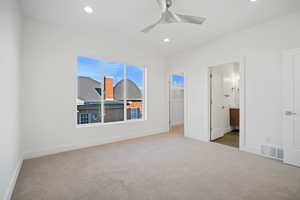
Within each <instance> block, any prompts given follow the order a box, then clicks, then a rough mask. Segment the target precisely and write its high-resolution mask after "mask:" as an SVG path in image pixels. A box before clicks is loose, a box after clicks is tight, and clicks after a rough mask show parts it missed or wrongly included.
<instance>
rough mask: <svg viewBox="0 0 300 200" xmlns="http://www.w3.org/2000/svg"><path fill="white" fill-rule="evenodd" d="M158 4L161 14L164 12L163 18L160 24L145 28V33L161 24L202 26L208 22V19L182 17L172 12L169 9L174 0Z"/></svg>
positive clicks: (166, 0) (158, 0)
mask: <svg viewBox="0 0 300 200" xmlns="http://www.w3.org/2000/svg"><path fill="white" fill-rule="evenodd" d="M157 3H158V4H159V7H160V8H161V12H162V13H161V17H160V19H159V20H158V22H156V23H154V24H152V25H150V26H148V27H146V28H144V29H143V30H142V32H143V33H149V32H150V31H151V30H152V29H154V28H155V27H156V26H157V25H159V24H171V23H189V24H197V25H201V24H203V23H204V21H205V20H206V18H204V17H196V16H190V15H182V14H178V13H174V12H172V11H170V10H169V8H170V7H171V6H172V5H173V2H172V0H157Z"/></svg>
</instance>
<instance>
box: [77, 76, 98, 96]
mask: <svg viewBox="0 0 300 200" xmlns="http://www.w3.org/2000/svg"><path fill="white" fill-rule="evenodd" d="M77 79H78V83H77V84H78V87H77V88H78V89H77V90H78V91H77V98H78V99H80V100H83V101H91V102H92V101H99V100H100V98H99V97H101V94H100V93H99V92H101V90H99V89H100V88H101V86H102V84H101V83H100V82H98V81H96V80H94V79H91V78H89V77H83V76H79V77H78V78H77ZM97 90H98V91H97Z"/></svg>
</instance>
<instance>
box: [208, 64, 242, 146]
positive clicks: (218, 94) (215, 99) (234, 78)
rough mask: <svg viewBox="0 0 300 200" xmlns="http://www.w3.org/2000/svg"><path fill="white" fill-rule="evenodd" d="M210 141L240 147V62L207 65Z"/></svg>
mask: <svg viewBox="0 0 300 200" xmlns="http://www.w3.org/2000/svg"><path fill="white" fill-rule="evenodd" d="M209 86H210V87H209V88H210V90H209V93H210V95H209V96H210V109H209V110H210V141H211V142H214V143H218V144H222V145H227V146H231V147H234V148H239V147H240V92H241V91H240V90H241V87H240V64H239V63H237V62H233V63H228V64H222V65H217V66H212V67H209Z"/></svg>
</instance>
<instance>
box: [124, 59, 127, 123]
mask: <svg viewBox="0 0 300 200" xmlns="http://www.w3.org/2000/svg"><path fill="white" fill-rule="evenodd" d="M123 67H124V70H123V71H124V88H123V90H124V91H123V94H124V102H123V103H124V121H127V90H126V88H127V77H126V75H127V74H126V73H127V65H126V64H124V65H123Z"/></svg>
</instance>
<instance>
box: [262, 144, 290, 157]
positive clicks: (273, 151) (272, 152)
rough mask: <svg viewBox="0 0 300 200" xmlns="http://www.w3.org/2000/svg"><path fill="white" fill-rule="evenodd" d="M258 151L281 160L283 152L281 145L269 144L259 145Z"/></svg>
mask: <svg viewBox="0 0 300 200" xmlns="http://www.w3.org/2000/svg"><path fill="white" fill-rule="evenodd" d="M260 153H261V154H262V155H263V156H266V157H269V158H273V159H276V160H283V156H284V152H283V149H282V147H280V146H277V145H271V144H264V145H261V149H260Z"/></svg>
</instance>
